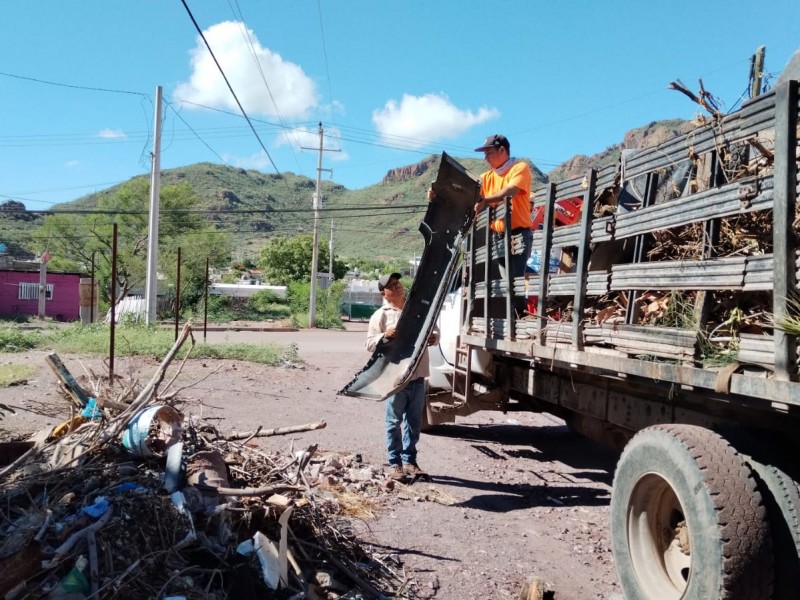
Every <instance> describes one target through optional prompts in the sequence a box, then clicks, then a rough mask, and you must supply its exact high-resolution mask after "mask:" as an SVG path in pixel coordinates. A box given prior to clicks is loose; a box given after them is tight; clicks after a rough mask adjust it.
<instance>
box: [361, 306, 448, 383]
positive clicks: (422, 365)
mask: <svg viewBox="0 0 800 600" xmlns="http://www.w3.org/2000/svg"><path fill="white" fill-rule="evenodd" d="M401 312H402V311H401V310H400V309H399V308H396V307H395V306H392V305H391V304H389V303H388V302H384V303H383V306H381V307H380V308H379V309H378V310H376V311H375V312H374V313H372V316H371V317H370V319H369V327H368V328H367V344H366V345H367V350H368V351H369V352H375V348H377V347H378V342H379V341H380V340H381V339H382V338H383V334H384V332H385V331H386V330H387V329H388V328H389V327H391V326H393V325H394V326H396V325H397V321H398V319H399V318H400V313H401ZM432 335H433V337H434V342H436V341H438V339H439V330H438V329H437V328H436V327H434V329H433V334H432ZM430 374H431V368H430V364H429V360H428V347H427V346H426V347H425V349H424V350H423V352H422V358H421V359H420V361H419V364H418V365H417V368H416V370H415V371H414V373H413V374H412V375H411V377H410V378H409V381H414V380H415V379H418V378H420V377H428V376H429V375H430Z"/></svg>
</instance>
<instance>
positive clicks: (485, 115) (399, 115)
mask: <svg viewBox="0 0 800 600" xmlns="http://www.w3.org/2000/svg"><path fill="white" fill-rule="evenodd" d="M499 116H500V111H498V110H497V109H495V108H485V107H481V108H479V109H478V111H477V112H472V111H471V110H463V109H460V108H458V107H457V106H456V105H454V104H453V103H452V102H451V101H450V99H449V98H448V97H447V96H445V95H444V94H425V95H424V96H412V95H410V94H403V99H402V100H401V101H400V102H399V103H398V102H397V101H396V100H389V101H388V102H387V103H386V104H385V105H384V107H383V108H382V109H380V110H374V111H372V122H373V123H374V124H375V127H376V128H377V129H378V132H379V133H380V134H381V138H382V139H383V140H384V141H385V142H387V143H391V144H392V145H395V146H398V145H402V146H404V147H406V148H421V147H423V146H426V145H427V144H428V143H429V142H434V141H440V140H442V139H448V138H454V137H458V136H459V135H461V134H462V133H464V132H465V131H467V130H468V129H470V128H471V127H474V126H475V125H479V124H480V123H484V122H486V121H488V120H490V119H495V118H497V117H499ZM398 138H401V139H398Z"/></svg>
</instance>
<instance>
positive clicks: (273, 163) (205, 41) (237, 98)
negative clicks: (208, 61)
mask: <svg viewBox="0 0 800 600" xmlns="http://www.w3.org/2000/svg"><path fill="white" fill-rule="evenodd" d="M181 4H183V7H184V8H185V9H186V12H187V13H188V14H189V18H190V19H191V20H192V24H193V25H194V28H195V29H196V30H197V33H198V35H199V36H200V38H201V39H202V40H203V43H204V44H205V45H206V48H207V49H208V53H209V54H210V55H211V58H213V59H214V64H216V65H217V69H219V72H220V75H222V78H223V79H224V80H225V85H227V86H228V90H230V92H231V95H232V96H233V99H234V100H236V105H237V106H238V107H239V110H240V111H241V113H242V116H244V118H245V120H246V121H247V124H248V125H250V129H251V130H252V132H253V135H254V136H256V139H257V140H258V143H259V145H260V146H261V149H262V150H263V151H264V154H266V156H267V158H268V159H269V162H270V164H272V167H273V168H274V169H275V173H277V175H278V177H280V178H283V175H282V174H281V172H280V170H279V169H278V166H277V165H276V164H275V161H274V160H272V156H271V155H270V153H269V151H268V150H267V147H266V146H265V145H264V142H262V141H261V138H260V137H259V135H258V132H257V131H256V128H255V127H254V126H253V123H252V122H251V121H250V117H249V116H248V115H247V112H245V110H244V107H243V106H242V103H241V102H239V97H238V96H237V95H236V92H235V91H234V90H233V86H232V85H231V83H230V81H228V76H227V75H225V71H224V70H223V69H222V65H220V64H219V61H218V60H217V57H216V56H215V54H214V51H213V50H212V49H211V45H210V44H209V43H208V40H207V39H206V36H205V34H204V33H203V30H202V29H200V26H199V25H198V24H197V21H196V20H195V18H194V15H193V14H192V11H191V9H190V8H189V5H188V4H186V0H181ZM286 187H287V188H288V189H289V195H293V194H292V189H291V188H289V184H288V183H287V184H286Z"/></svg>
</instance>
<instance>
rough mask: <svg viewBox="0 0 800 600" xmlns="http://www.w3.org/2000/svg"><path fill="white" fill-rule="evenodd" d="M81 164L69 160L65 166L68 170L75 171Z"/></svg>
mask: <svg viewBox="0 0 800 600" xmlns="http://www.w3.org/2000/svg"><path fill="white" fill-rule="evenodd" d="M80 164H81V163H80V162H79V161H77V160H68V161H67V162H65V163H64V166H65V167H67V168H68V169H74V168H75V167H77V166H79V165H80Z"/></svg>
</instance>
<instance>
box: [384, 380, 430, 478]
mask: <svg viewBox="0 0 800 600" xmlns="http://www.w3.org/2000/svg"><path fill="white" fill-rule="evenodd" d="M423 410H425V378H424V377H419V378H417V379H414V380H413V381H409V382H408V383H407V384H406V386H405V387H404V388H403V389H401V390H399V391H398V392H396V393H395V394H393V395H392V396H389V397H388V398H387V399H386V451H387V452H388V455H389V464H390V465H400V464H404V463H405V464H407V465H408V464H416V463H417V441H419V433H420V430H421V429H422V411H423Z"/></svg>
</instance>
